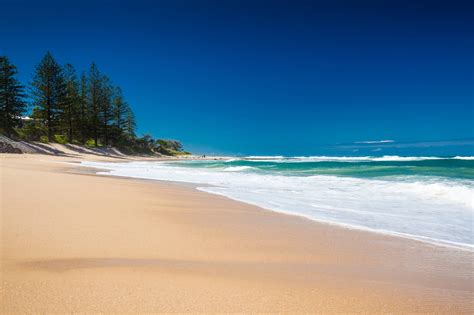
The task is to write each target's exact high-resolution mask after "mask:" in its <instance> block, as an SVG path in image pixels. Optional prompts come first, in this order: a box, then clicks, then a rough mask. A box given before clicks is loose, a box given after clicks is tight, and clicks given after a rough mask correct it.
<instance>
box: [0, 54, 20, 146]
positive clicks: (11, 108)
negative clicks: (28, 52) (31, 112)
mask: <svg viewBox="0 0 474 315" xmlns="http://www.w3.org/2000/svg"><path fill="white" fill-rule="evenodd" d="M17 74H18V71H17V69H16V67H15V66H14V65H12V64H11V63H10V61H9V60H8V58H7V57H6V56H0V129H2V130H3V132H5V134H6V135H7V136H9V137H11V135H12V134H13V132H14V128H15V127H17V126H18V125H19V123H20V121H21V115H22V114H23V112H24V111H25V109H26V103H25V102H24V101H23V98H24V96H25V95H24V87H23V86H22V85H21V84H20V83H19V81H18V80H17V79H16V76H17Z"/></svg>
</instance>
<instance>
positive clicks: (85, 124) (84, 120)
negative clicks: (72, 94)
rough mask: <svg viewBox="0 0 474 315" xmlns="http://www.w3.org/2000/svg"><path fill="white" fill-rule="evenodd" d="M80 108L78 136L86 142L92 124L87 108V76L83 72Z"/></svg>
mask: <svg viewBox="0 0 474 315" xmlns="http://www.w3.org/2000/svg"><path fill="white" fill-rule="evenodd" d="M79 89H80V92H79V108H78V136H79V138H80V139H81V142H82V143H85V142H86V139H87V136H88V130H89V126H90V121H89V111H88V108H87V77H86V75H85V73H84V72H83V73H82V74H81V82H80V88H79Z"/></svg>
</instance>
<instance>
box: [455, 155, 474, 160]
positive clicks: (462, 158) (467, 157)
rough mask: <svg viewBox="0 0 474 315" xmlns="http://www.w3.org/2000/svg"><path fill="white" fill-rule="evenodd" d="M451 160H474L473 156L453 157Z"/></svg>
mask: <svg viewBox="0 0 474 315" xmlns="http://www.w3.org/2000/svg"><path fill="white" fill-rule="evenodd" d="M453 159H456V160H474V156H455V157H454V158H453Z"/></svg>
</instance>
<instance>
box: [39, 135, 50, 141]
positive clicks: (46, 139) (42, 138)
mask: <svg viewBox="0 0 474 315" xmlns="http://www.w3.org/2000/svg"><path fill="white" fill-rule="evenodd" d="M39 141H40V142H43V143H49V141H48V137H47V136H41V137H40V138H39Z"/></svg>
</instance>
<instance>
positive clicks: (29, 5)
mask: <svg viewBox="0 0 474 315" xmlns="http://www.w3.org/2000/svg"><path fill="white" fill-rule="evenodd" d="M473 3H474V2H473V1H455V0H454V1H436V0H426V1H417V0H412V1H403V0H397V1H376V0H374V1H364V0H360V1H337V0H336V1H277V0H272V1H236V0H235V1H231V0H229V1H225V0H222V1H199V0H195V1H181V0H176V1H171V0H170V1H140V0H135V1H46V0H44V1H24V0H0V5H1V11H2V17H1V18H0V54H6V55H7V56H8V57H10V59H11V61H12V62H13V63H15V64H16V65H17V66H18V68H19V71H20V74H21V75H20V78H21V80H22V81H23V82H27V81H29V80H30V79H31V74H32V72H33V69H34V66H35V64H36V63H38V61H39V60H40V59H41V57H42V56H43V55H44V53H45V52H46V51H48V50H50V51H51V52H52V53H53V55H54V56H55V57H56V58H57V59H58V61H59V62H61V63H66V62H70V63H72V64H74V65H75V66H76V69H77V70H78V71H79V72H80V71H82V70H85V69H87V67H88V65H89V64H90V62H91V61H94V62H96V63H97V64H98V66H99V68H100V70H101V71H103V72H104V73H106V74H108V75H109V76H110V77H111V78H112V80H113V81H114V83H116V84H117V85H119V86H121V87H122V89H123V90H124V93H125V96H126V98H127V100H128V102H129V103H130V104H131V105H132V107H133V108H134V111H135V113H136V116H137V123H138V125H139V128H138V131H139V133H140V134H142V133H151V134H153V135H154V136H156V137H165V138H174V139H179V140H181V141H182V142H183V143H184V144H185V146H187V147H188V148H190V149H191V150H195V151H203V152H221V153H242V154H284V155H302V154H309V155H310V154H314V153H317V152H319V148H321V147H322V146H327V145H332V144H338V143H353V142H358V141H365V140H382V139H390V140H395V141H421V140H447V139H461V138H464V139H465V138H473V137H474V131H473V127H472V121H473V117H474V110H473V86H474V85H473V83H474V82H473V69H474V62H473V54H474V36H473V30H474V22H473V21H474V19H473V8H474V5H473Z"/></svg>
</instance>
